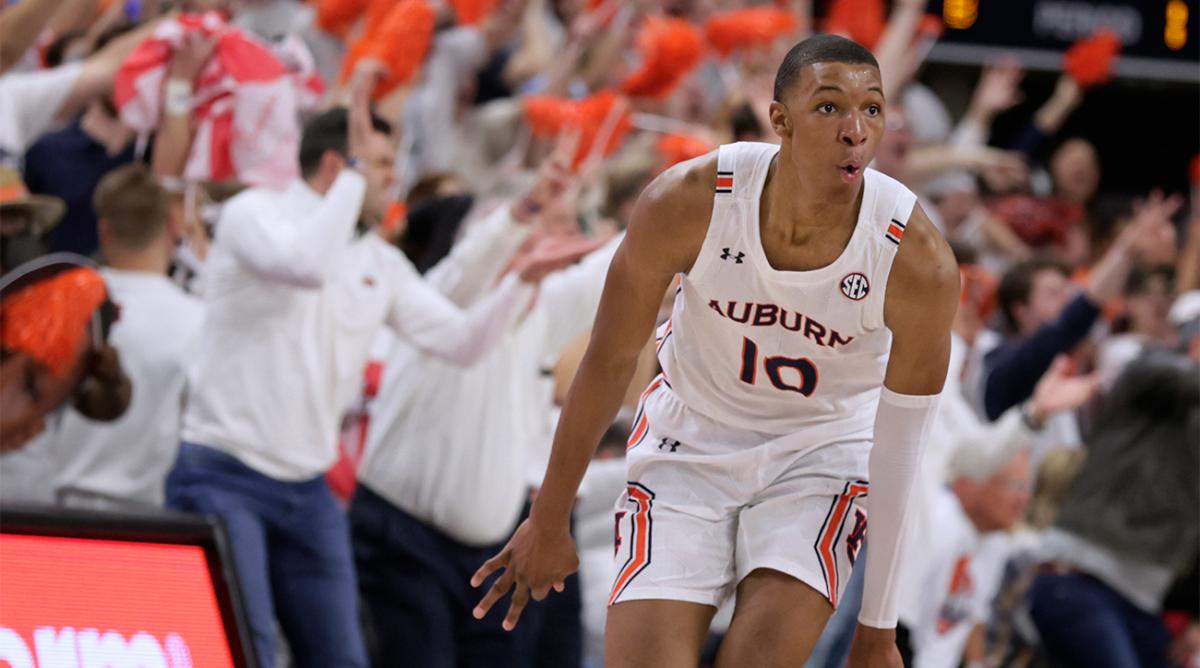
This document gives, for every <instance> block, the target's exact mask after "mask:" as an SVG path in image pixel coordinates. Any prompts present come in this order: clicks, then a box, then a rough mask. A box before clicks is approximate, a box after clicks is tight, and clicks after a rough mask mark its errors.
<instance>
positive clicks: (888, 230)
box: [658, 143, 916, 434]
mask: <svg viewBox="0 0 1200 668" xmlns="http://www.w3.org/2000/svg"><path fill="white" fill-rule="evenodd" d="M778 151H779V147H778V146H776V145H774V144H762V143H737V144H729V145H726V146H722V147H721V148H720V149H719V151H718V158H717V182H716V196H715V199H714V202H713V213H712V219H711V221H710V222H709V225H708V233H707V235H706V236H705V239H704V245H703V246H702V247H701V249H700V254H699V256H698V257H697V258H696V263H695V265H693V266H692V268H691V270H690V271H688V272H687V274H685V275H684V276H683V281H682V284H681V286H680V289H679V292H678V293H677V294H676V296H675V306H674V310H673V312H672V316H671V319H670V320H669V321H668V322H666V323H665V324H664V325H663V326H662V327H661V328H660V330H659V344H658V356H659V361H660V362H661V363H662V367H663V375H664V376H665V380H666V382H667V383H669V386H670V388H671V390H672V391H673V392H674V393H675V394H676V395H677V396H678V397H679V398H680V399H681V400H683V402H684V403H685V404H686V405H687V406H688V407H689V408H691V409H693V410H695V411H698V412H700V413H703V414H705V415H708V416H709V417H711V418H713V419H716V420H719V421H720V422H723V423H726V424H728V425H730V426H733V427H736V428H739V429H748V430H752V431H756V432H764V433H770V434H788V433H793V432H797V431H800V430H802V429H804V428H805V427H815V426H818V425H821V426H832V423H836V424H837V425H838V427H837V429H838V431H839V433H847V434H849V433H858V432H860V431H861V430H864V429H870V428H871V426H872V424H873V422H874V417H875V407H876V404H877V402H878V399H879V388H880V387H881V386H882V384H883V375H884V370H885V367H886V365H887V358H888V351H889V349H890V346H891V334H890V333H889V332H888V330H887V329H886V328H885V327H884V324H883V303H884V295H885V294H886V292H887V280H888V274H889V273H890V271H891V267H892V260H893V259H894V258H895V255H896V251H897V249H898V248H899V246H900V242H901V241H902V239H903V237H904V228H905V225H906V224H907V223H908V218H909V215H910V214H911V213H912V208H913V205H914V204H915V202H916V196H915V195H913V193H912V192H910V191H909V190H908V189H907V188H905V187H904V186H903V185H901V184H900V183H899V182H898V181H896V180H894V179H892V178H890V177H888V176H885V175H883V174H881V173H879V172H877V171H875V170H873V169H866V170H864V173H863V179H864V185H863V188H864V192H863V196H862V208H861V211H860V212H859V216H858V222H857V225H856V226H855V228H854V232H853V235H852V236H851V238H850V242H849V244H847V246H846V248H845V250H843V251H842V254H841V256H839V257H838V258H837V259H836V260H834V261H833V263H832V264H829V265H827V266H825V267H822V268H820V269H814V270H811V271H779V270H776V269H774V268H772V267H771V266H770V264H769V263H768V261H767V257H766V254H765V252H764V251H763V246H762V240H761V237H760V225H759V202H760V200H761V195H762V189H763V185H764V183H765V181H766V177H767V172H768V170H769V168H770V165H771V161H772V159H773V158H774V157H775V155H776V153H777V152H778ZM843 424H844V426H845V428H846V431H845V432H841V425H843Z"/></svg>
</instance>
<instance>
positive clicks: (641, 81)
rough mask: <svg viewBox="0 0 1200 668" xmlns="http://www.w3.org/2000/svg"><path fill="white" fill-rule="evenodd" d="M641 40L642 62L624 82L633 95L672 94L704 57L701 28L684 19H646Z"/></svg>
mask: <svg viewBox="0 0 1200 668" xmlns="http://www.w3.org/2000/svg"><path fill="white" fill-rule="evenodd" d="M637 43H638V51H640V52H641V55H642V65H641V67H639V68H638V69H637V70H636V71H635V72H633V73H632V74H630V75H629V76H628V77H626V78H625V80H624V81H623V82H621V91H622V92H624V93H625V94H626V95H630V96H632V97H650V98H655V99H662V98H664V97H666V96H668V95H670V94H671V93H672V92H674V90H675V89H676V87H678V86H679V84H680V83H682V82H683V79H684V77H686V76H687V75H688V74H690V73H691V71H692V70H693V69H695V68H696V66H697V65H699V64H700V59H701V58H703V57H704V39H703V37H702V36H701V34H700V31H699V30H698V29H696V28H695V27H694V26H692V24H690V23H688V22H687V21H684V20H683V19H675V18H666V17H662V16H652V17H650V18H648V19H646V21H645V23H643V24H642V28H641V30H640V31H639V32H638V36H637Z"/></svg>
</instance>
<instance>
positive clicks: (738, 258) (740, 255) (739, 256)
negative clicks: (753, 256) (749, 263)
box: [721, 248, 746, 264]
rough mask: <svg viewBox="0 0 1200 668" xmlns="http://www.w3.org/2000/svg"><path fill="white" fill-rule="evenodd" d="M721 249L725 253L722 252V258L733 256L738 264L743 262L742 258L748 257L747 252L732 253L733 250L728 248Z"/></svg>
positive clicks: (726, 258)
mask: <svg viewBox="0 0 1200 668" xmlns="http://www.w3.org/2000/svg"><path fill="white" fill-rule="evenodd" d="M721 250H722V251H724V252H723V253H721V259H722V260H728V259H730V258H733V261H734V262H736V263H737V264H741V263H742V258H744V257H746V254H745V253H731V252H729V249H728V248H722V249H721Z"/></svg>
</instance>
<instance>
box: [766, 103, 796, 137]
mask: <svg viewBox="0 0 1200 668" xmlns="http://www.w3.org/2000/svg"><path fill="white" fill-rule="evenodd" d="M767 113H768V115H769V116H770V119H771V129H772V130H774V131H775V135H776V136H778V137H779V138H781V139H783V138H787V137H791V136H792V119H791V117H790V116H789V115H788V108H787V107H786V106H784V104H783V103H782V102H779V101H778V100H772V101H771V106H770V107H769V108H768V109H767Z"/></svg>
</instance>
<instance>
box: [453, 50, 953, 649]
mask: <svg viewBox="0 0 1200 668" xmlns="http://www.w3.org/2000/svg"><path fill="white" fill-rule="evenodd" d="M884 105H885V101H884V98H883V92H882V84H881V81H880V75H879V66H878V64H877V63H876V61H875V58H874V56H872V55H871V53H870V52H869V51H867V50H866V49H864V48H863V47H861V46H859V45H858V44H855V43H854V42H851V41H848V40H845V39H842V38H839V37H833V36H829V35H819V36H815V37H812V38H809V39H807V40H805V41H803V42H801V43H799V44H797V45H796V46H795V47H793V48H792V50H791V51H790V52H788V54H787V56H786V57H785V58H784V61H783V63H782V65H781V66H780V68H779V71H778V74H777V75H776V80H775V100H774V101H773V102H771V106H770V119H771V125H772V128H773V129H774V131H775V133H776V134H777V135H778V136H779V137H780V139H781V140H782V145H781V146H775V145H771V144H754V143H739V144H732V145H727V146H723V147H721V148H720V149H718V151H716V152H715V153H713V154H709V155H707V156H704V157H701V158H697V159H695V160H692V161H690V162H686V163H682V164H680V165H678V166H676V167H674V168H672V169H670V170H668V171H666V172H664V173H663V174H662V175H661V176H659V177H658V178H657V179H656V180H655V181H654V182H653V183H651V184H650V186H648V187H647V189H646V191H645V192H644V193H643V194H642V197H641V200H640V202H639V204H638V207H637V209H636V211H635V213H634V216H633V220H632V223H631V225H630V226H629V230H628V233H627V237H626V239H625V241H624V243H623V244H622V246H621V248H620V249H619V250H618V251H617V253H616V256H615V258H614V260H613V263H612V267H611V268H610V270H609V274H608V281H607V284H606V286H605V290H604V296H603V298H602V300H601V305H600V310H599V312H598V314H597V318H596V325H595V329H594V332H593V336H592V340H591V343H590V346H589V348H588V351H587V354H586V356H585V358H584V360H583V363H582V366H581V367H580V370H579V373H578V376H577V377H576V379H575V382H574V385H573V386H572V388H571V391H570V393H569V395H568V398H567V401H566V405H565V406H564V408H563V412H562V417H561V419H560V421H559V425H558V431H557V433H556V435H555V441H554V446H553V453H552V455H551V460H550V465H549V468H548V470H547V472H546V477H545V480H544V482H543V485H542V488H541V492H540V494H539V495H538V497H537V500H536V501H535V503H534V505H533V508H532V512H531V514H530V517H529V519H528V520H527V521H526V522H525V523H524V524H523V525H522V526H521V527H519V529H518V530H517V532H516V534H515V535H514V536H513V538H512V540H511V541H510V542H509V543H508V545H507V546H506V547H505V548H504V549H503V550H502V551H501V552H500V554H498V555H497V556H496V557H494V558H492V559H491V560H489V561H488V562H487V563H486V564H484V566H483V567H482V568H480V570H479V571H478V572H477V573H476V574H475V576H474V578H473V579H472V583H473V584H474V585H475V586H479V585H480V584H481V583H482V582H483V581H484V579H485V578H487V577H488V576H489V575H491V574H492V573H494V572H496V571H498V570H500V569H503V573H502V574H501V575H500V576H499V577H498V578H497V579H496V581H495V582H494V584H493V585H492V587H491V588H490V589H489V590H488V592H487V593H486V595H484V597H483V599H482V600H481V601H480V604H479V606H478V607H477V609H476V610H475V614H476V615H477V616H478V615H482V614H484V613H486V611H487V610H488V609H490V608H491V607H492V606H493V605H494V604H495V603H496V601H497V600H498V599H499V598H500V597H501V596H503V595H504V594H505V593H507V592H508V591H509V590H512V591H513V596H512V603H511V606H510V608H509V611H508V616H507V618H506V620H505V626H506V628H511V627H512V626H513V625H515V624H516V622H517V620H518V618H519V617H520V614H521V610H522V609H523V608H524V606H525V605H526V603H527V602H528V600H529V598H530V597H531V596H532V597H533V598H534V599H535V600H540V599H541V598H543V597H545V596H546V595H547V594H548V593H549V590H550V589H551V588H555V589H558V588H560V587H561V582H562V580H563V578H564V577H566V576H567V575H568V574H569V573H571V572H572V571H574V570H575V569H576V567H577V565H578V559H577V558H576V553H575V547H574V544H573V543H572V541H571V537H570V532H569V518H570V512H571V505H572V503H573V502H574V499H575V495H576V490H577V488H578V486H579V482H580V479H581V478H582V476H583V474H584V471H585V469H586V468H587V465H588V461H589V460H590V458H591V455H592V451H593V450H594V448H595V446H596V443H597V441H598V440H599V438H600V437H601V435H602V434H603V432H604V430H605V428H606V427H607V426H608V425H609V423H610V421H611V420H612V418H613V416H614V415H615V414H616V412H617V408H618V404H619V403H620V398H621V394H622V392H623V390H624V388H625V386H626V385H627V384H628V383H629V381H630V378H631V376H632V374H633V371H634V364H635V361H636V358H637V351H638V348H639V347H640V346H641V345H642V342H644V341H645V340H646V337H648V336H649V334H650V331H651V329H652V328H653V324H654V319H655V313H656V311H657V308H658V303H659V302H660V300H661V295H662V294H663V293H664V292H665V291H666V290H667V288H668V286H669V285H670V283H671V281H672V279H673V278H674V276H675V275H676V274H683V278H682V285H681V287H680V289H679V291H678V293H677V294H676V297H675V306H674V311H673V315H672V318H671V320H669V321H668V322H667V323H665V324H664V325H663V327H662V328H661V329H660V330H659V343H658V345H659V360H660V362H661V364H662V367H663V374H662V375H661V376H659V377H658V378H656V379H655V380H654V381H653V382H652V383H651V384H650V386H649V387H648V388H647V389H646V391H645V393H644V394H643V395H642V406H641V408H640V410H639V412H638V415H637V420H636V423H635V427H634V430H633V433H632V434H631V436H630V439H629V442H628V452H627V466H628V478H627V479H628V481H629V484H628V488H627V491H626V492H625V494H624V495H622V498H621V499H620V500H619V503H618V508H617V513H616V527H617V536H616V546H615V547H616V562H617V567H618V575H617V578H616V582H615V583H614V586H613V589H612V594H611V596H610V598H609V605H610V608H609V614H608V621H607V628H606V640H605V646H606V649H605V652H606V659H607V663H608V665H610V666H647V667H648V666H657V667H661V666H695V665H696V662H697V659H698V657H699V654H700V649H701V644H702V642H703V640H704V638H705V634H706V632H707V630H708V627H709V622H710V620H711V618H712V616H713V613H714V612H715V611H716V608H717V605H718V604H720V603H721V601H722V600H724V599H725V598H726V597H727V596H728V595H730V594H731V593H734V592H735V591H736V594H737V604H736V607H735V612H734V616H733V622H732V625H731V626H730V629H729V633H728V635H727V636H726V638H725V640H724V643H723V644H722V646H721V649H720V653H719V655H718V659H717V663H718V665H719V666H798V665H802V664H803V663H804V661H805V659H806V658H807V656H808V654H809V652H810V651H811V649H812V647H813V644H814V643H815V641H816V639H817V637H818V636H819V635H820V633H821V629H822V627H823V626H824V624H825V621H826V620H827V619H828V617H829V615H830V614H831V613H832V611H833V609H834V607H835V606H836V605H837V603H838V600H839V597H840V595H841V593H842V588H843V587H844V586H845V584H846V582H847V580H849V577H850V568H851V565H852V564H853V562H854V560H855V557H856V556H857V554H858V550H859V548H860V547H861V544H862V542H863V538H864V534H865V529H866V519H867V511H868V510H869V512H870V517H871V549H870V550H869V551H868V556H867V557H866V561H867V564H866V568H867V570H866V592H865V596H864V601H863V607H862V611H861V613H860V615H859V627H858V629H857V633H856V637H855V641H854V646H853V649H852V651H851V658H850V662H851V665H852V666H870V667H876V666H880V667H884V666H886V667H889V668H892V667H898V666H900V665H901V663H900V656H899V653H898V652H897V650H896V647H895V625H896V617H897V611H896V579H897V573H899V572H900V566H901V563H900V562H901V555H902V552H903V543H904V540H903V536H904V534H905V531H904V524H905V519H906V506H907V505H908V504H909V496H910V490H911V488H912V480H913V476H914V473H915V471H916V469H917V467H918V464H919V454H920V448H921V442H922V440H923V439H924V438H925V435H926V432H927V431H928V429H929V425H930V423H931V422H932V418H933V416H934V413H935V410H936V403H937V397H938V395H939V393H940V392H941V389H942V383H943V381H944V379H945V376H946V367H947V362H948V357H949V351H950V323H951V320H952V318H953V315H954V312H955V309H956V306H957V300H958V294H959V288H958V270H957V267H956V265H955V262H954V259H953V256H952V254H951V252H950V249H949V247H948V245H947V244H946V243H945V241H944V240H943V239H942V238H941V236H940V235H939V234H938V233H937V231H936V230H935V228H934V227H933V225H932V224H931V223H930V222H929V219H928V218H927V217H926V215H925V213H924V212H923V211H922V210H921V207H920V206H918V205H917V204H916V198H915V196H914V195H913V194H912V193H911V192H909V191H908V190H907V189H906V188H904V186H902V185H901V184H900V183H898V182H897V181H894V180H892V179H891V178H888V177H887V176H884V175H883V174H880V173H878V172H876V171H874V170H871V169H867V167H866V166H867V164H868V163H869V162H870V161H871V159H872V157H873V156H874V153H875V148H876V146H877V144H878V142H879V139H880V136H881V135H882V134H883V130H884ZM867 481H869V483H870V484H869V485H868V482H867ZM868 492H869V495H868Z"/></svg>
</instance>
